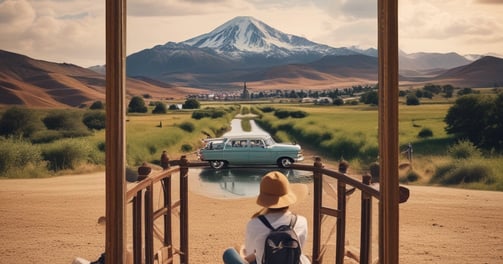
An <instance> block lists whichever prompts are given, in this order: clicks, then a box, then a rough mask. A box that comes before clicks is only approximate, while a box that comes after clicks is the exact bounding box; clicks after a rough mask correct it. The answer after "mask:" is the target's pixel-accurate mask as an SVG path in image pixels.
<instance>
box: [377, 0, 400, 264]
mask: <svg viewBox="0 0 503 264" xmlns="http://www.w3.org/2000/svg"><path fill="white" fill-rule="evenodd" d="M377 9H378V54H379V121H378V123H379V165H380V172H379V173H380V175H381V179H380V189H381V206H380V208H381V217H382V218H381V221H382V225H381V236H382V237H381V238H380V239H381V242H382V244H381V246H382V248H381V249H380V254H379V255H380V256H379V258H380V263H386V264H394V263H398V248H399V247H398V245H399V244H398V232H399V219H398V204H399V192H398V189H399V182H398V158H399V156H398V155H399V146H398V0H379V1H378V8H377Z"/></svg>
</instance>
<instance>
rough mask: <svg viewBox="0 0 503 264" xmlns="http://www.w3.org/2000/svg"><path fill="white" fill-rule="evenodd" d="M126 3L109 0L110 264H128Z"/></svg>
mask: <svg viewBox="0 0 503 264" xmlns="http://www.w3.org/2000/svg"><path fill="white" fill-rule="evenodd" d="M125 35H126V0H106V112H107V113H106V116H107V121H106V135H105V142H106V156H105V158H106V170H105V171H106V181H105V182H106V187H105V190H106V193H105V197H106V237H105V239H106V240H105V252H106V258H105V259H106V263H107V264H117V263H126V250H125V248H126V225H125V219H126V209H125V208H126V199H125V197H126V183H125V167H126V162H125V161H126V159H125V153H126V151H125V146H126V137H125V122H124V120H125V114H126V111H125V94H126V92H125V58H126V57H125V55H126V36H125Z"/></svg>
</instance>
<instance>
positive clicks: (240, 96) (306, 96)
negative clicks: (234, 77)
mask: <svg viewBox="0 0 503 264" xmlns="http://www.w3.org/2000/svg"><path fill="white" fill-rule="evenodd" d="M376 89H377V87H376V86H370V85H367V86H362V85H357V86H353V87H351V88H336V89H331V90H309V89H306V90H280V89H277V90H269V91H260V92H253V91H251V90H252V89H250V88H249V87H247V85H246V82H244V83H243V87H242V88H241V89H235V90H234V91H225V92H215V93H208V94H191V95H189V96H187V98H193V99H197V100H200V101H253V100H257V101H259V100H288V101H292V100H295V101H297V102H302V103H314V104H334V100H336V99H337V98H339V99H342V100H343V101H348V100H358V99H359V96H360V95H361V94H363V93H365V92H368V91H372V90H376Z"/></svg>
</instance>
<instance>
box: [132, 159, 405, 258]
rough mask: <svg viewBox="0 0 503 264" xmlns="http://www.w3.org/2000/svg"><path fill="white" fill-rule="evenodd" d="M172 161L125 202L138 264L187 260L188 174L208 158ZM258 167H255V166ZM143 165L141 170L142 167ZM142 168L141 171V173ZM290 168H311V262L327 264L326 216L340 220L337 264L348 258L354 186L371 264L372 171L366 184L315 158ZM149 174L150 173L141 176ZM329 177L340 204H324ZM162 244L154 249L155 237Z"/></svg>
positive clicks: (363, 248) (376, 195)
mask: <svg viewBox="0 0 503 264" xmlns="http://www.w3.org/2000/svg"><path fill="white" fill-rule="evenodd" d="M169 164H170V165H171V166H170V167H169V168H166V169H165V170H163V171H162V172H160V173H158V174H155V175H151V176H148V177H146V178H145V179H142V180H141V181H139V182H138V183H137V184H136V185H134V186H133V187H132V188H130V189H129V190H128V191H127V195H126V196H127V201H128V203H130V204H131V206H132V225H131V226H132V240H133V241H132V255H133V263H134V264H141V263H145V264H154V263H159V264H168V263H174V258H175V257H176V256H178V257H179V263H183V264H187V263H188V260H189V236H188V229H189V226H188V214H187V213H188V173H189V168H190V167H207V166H208V163H207V162H197V161H190V162H189V161H188V160H187V158H186V156H182V157H181V159H180V160H173V161H169ZM255 168H256V167H255ZM140 169H141V168H140ZM140 169H139V171H140ZM291 169H294V170H302V171H311V172H313V184H314V191H313V196H314V198H313V248H312V263H313V264H320V263H323V257H324V254H325V252H327V250H328V248H327V247H326V246H323V247H322V245H321V232H322V230H321V223H322V219H323V218H326V217H335V218H336V241H335V263H337V264H342V263H343V262H344V256H345V236H346V211H347V210H346V190H347V188H346V186H352V187H354V188H355V189H356V190H358V191H360V192H361V215H360V217H361V225H360V253H359V261H360V263H371V259H370V258H371V243H372V239H371V235H372V199H377V200H378V201H379V207H381V204H380V197H381V195H380V192H379V189H378V185H376V184H371V182H370V179H371V177H370V175H363V177H362V182H360V181H358V180H356V179H354V178H352V177H349V176H348V175H346V174H345V173H343V172H340V171H335V170H331V169H327V168H324V166H323V164H322V162H321V159H319V158H316V159H315V162H314V164H313V165H305V164H293V165H292V166H291ZM177 173H178V174H179V177H180V178H179V200H177V201H173V200H172V199H173V197H172V188H173V186H172V177H173V175H175V174H177ZM140 176H146V175H140ZM324 177H330V178H333V179H336V180H337V208H336V209H334V208H329V207H325V206H323V203H322V193H323V179H324ZM156 183H160V184H161V185H162V194H163V204H162V206H160V208H158V209H155V210H154V206H153V186H154V184H156ZM408 197H409V191H408V189H407V188H404V187H400V202H405V201H407V199H408ZM175 208H178V210H179V226H177V227H174V226H173V225H172V223H173V221H172V216H173V213H172V212H173V210H174V209H175ZM161 218H162V221H163V226H164V230H162V231H159V230H158V229H157V228H156V227H155V225H154V221H156V220H158V219H161ZM381 219H382V217H381V213H380V212H379V225H380V228H379V231H381V230H382V228H381V224H382V221H381ZM175 231H178V232H179V237H180V238H179V245H177V246H175V245H173V234H174V232H175ZM381 237H382V236H381V234H379V242H378V243H379V257H381V254H382V247H383V245H382V239H381ZM155 238H157V239H158V240H159V241H160V242H161V246H160V247H159V248H157V249H155V248H154V239H155Z"/></svg>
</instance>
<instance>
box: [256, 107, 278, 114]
mask: <svg viewBox="0 0 503 264" xmlns="http://www.w3.org/2000/svg"><path fill="white" fill-rule="evenodd" d="M260 110H261V111H262V112H264V113H270V112H272V111H274V110H275V109H274V108H273V107H270V106H264V107H262V108H260Z"/></svg>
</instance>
